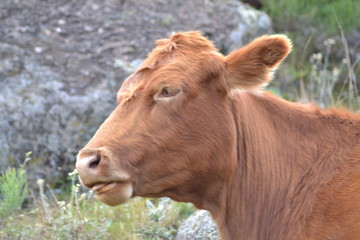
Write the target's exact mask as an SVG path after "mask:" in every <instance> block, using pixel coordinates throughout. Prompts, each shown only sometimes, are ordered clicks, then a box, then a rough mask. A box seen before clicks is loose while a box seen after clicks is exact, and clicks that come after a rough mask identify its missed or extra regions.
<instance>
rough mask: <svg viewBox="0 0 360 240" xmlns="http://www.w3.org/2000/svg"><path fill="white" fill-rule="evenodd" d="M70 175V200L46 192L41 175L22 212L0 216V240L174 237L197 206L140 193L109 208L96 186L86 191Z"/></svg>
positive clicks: (10, 190)
mask: <svg viewBox="0 0 360 240" xmlns="http://www.w3.org/2000/svg"><path fill="white" fill-rule="evenodd" d="M21 170H22V169H21ZM12 171H13V170H12V169H11V170H8V171H7V172H6V174H8V172H12ZM69 175H70V176H69V177H70V178H71V181H72V189H71V194H70V197H69V198H68V199H67V200H65V201H59V200H58V199H57V197H56V196H55V195H54V194H52V192H51V191H48V192H49V193H48V194H47V195H48V196H46V195H45V193H44V190H45V189H44V185H45V183H44V181H43V180H42V179H39V180H38V181H37V183H38V185H39V193H37V194H33V196H32V201H31V203H28V206H27V207H26V208H24V209H23V210H22V211H21V212H20V213H19V212H18V211H13V209H12V210H11V211H8V212H7V215H6V218H5V217H4V216H3V217H1V218H0V239H54V240H55V239H56V240H57V239H59V240H60V239H128V240H142V239H144V240H145V239H146V240H151V239H154V240H155V239H174V237H175V235H176V232H177V228H178V225H179V223H180V222H181V221H182V220H184V219H185V218H187V217H188V216H189V215H190V214H191V213H192V212H193V211H194V208H193V207H192V205H191V204H186V203H176V202H174V201H171V200H170V199H168V198H163V199H157V200H154V199H142V198H135V199H133V200H131V201H129V202H128V203H126V204H124V205H121V206H118V207H109V206H106V205H104V204H102V203H101V202H99V201H97V200H96V199H94V196H93V193H92V191H85V192H82V188H81V187H80V185H79V183H78V182H77V174H76V173H75V172H73V173H71V174H69ZM17 179H18V180H17V181H19V183H20V182H23V179H22V178H17ZM5 182H6V181H5ZM3 183H4V182H3ZM3 183H2V184H3ZM6 191H8V192H12V191H15V190H12V189H7V190H6ZM16 192H17V191H16ZM17 206H19V205H17Z"/></svg>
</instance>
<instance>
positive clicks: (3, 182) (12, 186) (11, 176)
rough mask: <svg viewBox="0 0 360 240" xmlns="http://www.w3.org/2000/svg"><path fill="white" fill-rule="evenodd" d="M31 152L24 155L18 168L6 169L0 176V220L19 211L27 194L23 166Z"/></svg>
mask: <svg viewBox="0 0 360 240" xmlns="http://www.w3.org/2000/svg"><path fill="white" fill-rule="evenodd" d="M30 154H31V152H29V153H27V154H26V157H25V162H24V164H23V165H21V167H20V168H18V169H16V168H8V169H7V171H6V172H5V173H4V174H2V175H1V176H0V218H3V217H6V216H8V215H10V214H12V213H13V212H15V211H17V210H19V209H20V208H21V206H22V204H23V202H24V200H25V199H26V196H27V194H28V187H27V186H28V185H27V176H26V171H25V164H26V162H28V161H29V160H30Z"/></svg>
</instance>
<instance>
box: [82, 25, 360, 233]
mask: <svg viewBox="0 0 360 240" xmlns="http://www.w3.org/2000/svg"><path fill="white" fill-rule="evenodd" d="M291 48H292V43H291V41H290V40H289V39H288V38H287V37H286V36H285V35H280V34H277V35H266V36H262V37H259V38H257V39H255V40H254V41H253V42H251V43H250V44H248V45H246V46H244V47H242V48H240V49H238V50H235V51H233V52H231V53H230V54H229V55H227V56H224V55H223V54H221V53H220V52H219V51H218V50H217V49H216V48H215V46H214V45H213V43H212V42H211V41H209V40H208V39H207V38H206V37H204V36H202V35H201V34H200V33H199V32H196V31H194V32H180V33H174V34H173V35H172V36H171V37H170V38H168V39H160V40H158V41H157V42H156V47H155V48H154V49H153V50H152V51H151V52H150V54H149V55H148V58H147V59H146V60H144V62H143V63H142V65H141V66H140V67H139V69H137V71H136V72H135V73H134V74H132V75H130V76H129V77H128V78H127V79H126V80H125V81H124V82H123V84H122V86H121V88H120V90H119V91H118V93H117V106H116V108H115V110H114V111H113V112H112V113H111V114H110V116H109V117H108V118H107V119H106V120H105V121H104V123H103V124H102V125H101V126H100V127H99V129H98V130H97V132H96V133H95V135H94V136H93V138H92V139H91V140H90V141H89V142H88V143H87V144H86V146H85V147H84V148H83V149H82V150H80V151H79V153H78V156H77V161H76V169H77V171H78V173H79V177H80V180H81V182H82V184H83V185H84V186H85V187H87V188H90V189H92V190H93V191H94V192H95V193H96V197H97V198H98V199H99V200H100V201H102V202H104V203H106V204H108V205H111V206H114V205H118V204H122V203H124V202H126V201H128V200H129V199H131V198H133V197H136V196H141V197H153V198H158V197H169V198H171V199H173V200H175V201H181V202H190V203H193V204H194V205H195V206H196V207H197V208H200V209H206V210H208V211H209V212H210V213H211V215H212V217H213V219H214V221H215V223H216V225H217V227H218V230H219V233H220V236H221V238H222V239H224V240H234V239H235V240H237V239H246V240H253V239H254V240H256V239H260V240H262V239H267V240H280V239H281V240H286V239H291V240H300V239H301V240H303V239H307V240H310V239H316V240H320V239H360V116H359V115H357V114H355V113H351V112H350V111H347V110H337V109H327V110H324V109H320V108H319V107H317V106H315V105H312V104H300V103H292V102H288V101H286V100H283V99H281V98H279V97H277V96H275V95H272V94H271V93H267V92H266V91H264V86H265V85H266V84H267V83H269V81H270V80H271V78H272V75H273V72H274V70H275V69H276V68H277V67H278V65H279V64H280V63H281V62H282V60H284V59H285V58H286V56H287V55H288V54H289V53H290V51H291ZM94 104H95V103H94Z"/></svg>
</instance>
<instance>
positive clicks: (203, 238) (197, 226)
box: [176, 210, 220, 240]
mask: <svg viewBox="0 0 360 240" xmlns="http://www.w3.org/2000/svg"><path fill="white" fill-rule="evenodd" d="M176 240H220V237H219V235H218V233H217V228H216V225H215V223H214V222H213V220H212V218H211V215H210V213H209V212H208V211H205V210H199V211H197V212H196V213H194V214H193V215H191V216H190V217H189V218H188V219H186V220H185V222H184V223H183V224H182V225H181V226H180V228H179V230H178V233H177V235H176Z"/></svg>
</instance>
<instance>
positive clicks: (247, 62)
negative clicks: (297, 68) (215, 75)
mask: <svg viewBox="0 0 360 240" xmlns="http://www.w3.org/2000/svg"><path fill="white" fill-rule="evenodd" d="M291 47H292V44H291V41H290V40H289V39H288V38H287V37H286V36H285V35H270V36H262V37H260V38H257V39H255V40H254V41H253V42H251V43H250V44H248V45H247V46H245V47H242V48H240V49H238V50H236V51H234V52H232V53H230V54H229V55H228V56H227V57H226V60H225V61H226V68H227V83H228V86H229V87H230V88H231V89H234V88H241V89H245V90H251V89H256V88H259V87H262V86H265V85H266V84H267V83H268V82H269V81H270V80H271V78H272V72H273V70H275V68H276V67H277V66H278V65H279V64H280V62H281V61H282V60H283V59H284V58H285V57H286V56H287V55H288V54H289V53H290V51H291Z"/></svg>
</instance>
